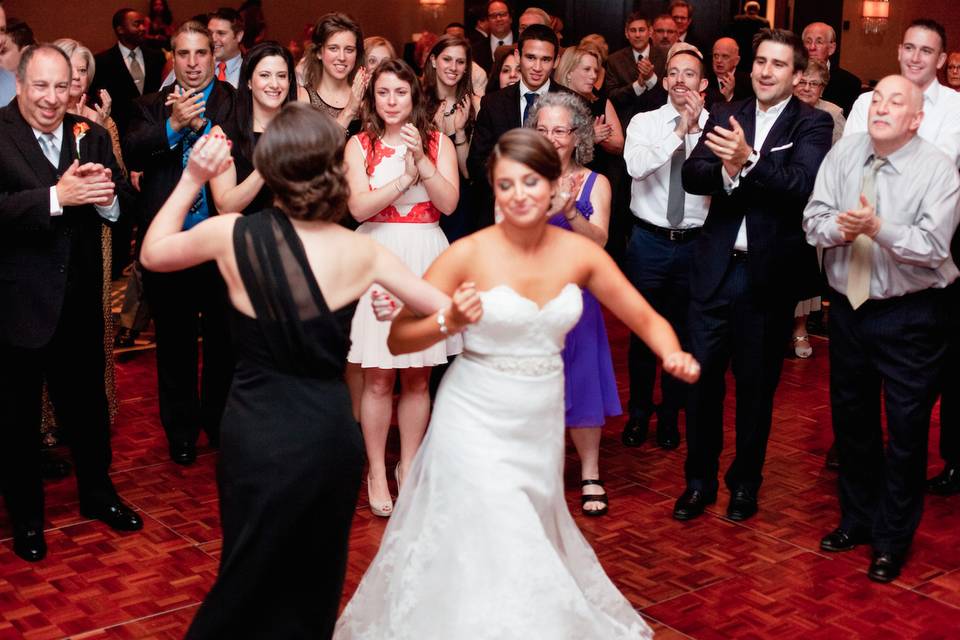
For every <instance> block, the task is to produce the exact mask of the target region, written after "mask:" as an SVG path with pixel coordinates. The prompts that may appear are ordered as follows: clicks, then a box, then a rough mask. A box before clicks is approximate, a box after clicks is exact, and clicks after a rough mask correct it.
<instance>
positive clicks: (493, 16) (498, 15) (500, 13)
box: [487, 11, 510, 20]
mask: <svg viewBox="0 0 960 640" xmlns="http://www.w3.org/2000/svg"><path fill="white" fill-rule="evenodd" d="M509 17H510V12H509V11H497V12H496V13H488V14H487V18H488V19H490V20H496V19H497V18H509Z"/></svg>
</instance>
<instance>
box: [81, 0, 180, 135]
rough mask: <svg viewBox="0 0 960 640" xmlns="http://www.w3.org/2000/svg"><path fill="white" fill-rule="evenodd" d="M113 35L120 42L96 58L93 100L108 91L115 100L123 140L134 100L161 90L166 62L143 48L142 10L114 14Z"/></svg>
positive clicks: (121, 11)
mask: <svg viewBox="0 0 960 640" xmlns="http://www.w3.org/2000/svg"><path fill="white" fill-rule="evenodd" d="M113 32H114V33H115V34H116V36H117V43H116V44H115V45H113V46H112V47H110V48H109V49H107V50H106V51H101V52H100V53H98V54H97V55H96V56H95V59H96V63H97V73H96V75H95V76H94V78H93V86H92V87H90V96H91V99H94V98H96V96H98V95H99V93H100V89H106V90H107V93H109V94H110V98H111V99H112V100H113V106H112V108H111V116H112V117H113V121H114V122H116V123H117V131H119V133H120V139H121V140H122V139H123V137H124V135H125V134H126V132H127V123H128V122H129V121H130V117H131V115H133V113H134V112H135V110H136V109H135V107H134V105H133V103H134V101H135V100H136V99H137V98H139V97H140V96H142V95H145V94H148V93H153V92H154V91H159V90H160V80H161V79H162V74H163V65H164V63H165V60H164V57H163V54H162V53H161V52H159V51H155V50H153V49H150V48H149V47H142V46H140V45H141V44H142V43H143V38H144V36H145V35H146V34H147V28H146V26H145V18H144V17H143V14H142V13H140V12H139V11H135V10H133V9H128V8H124V9H120V10H119V11H117V12H116V13H114V14H113Z"/></svg>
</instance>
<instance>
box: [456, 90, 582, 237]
mask: <svg viewBox="0 0 960 640" xmlns="http://www.w3.org/2000/svg"><path fill="white" fill-rule="evenodd" d="M547 91H548V92H557V91H564V92H567V93H572V91H570V89H568V88H566V87H565V86H563V85H562V84H559V83H557V82H554V81H553V80H551V81H550V86H549V87H548V88H547ZM520 126H523V123H522V122H520V83H519V82H517V83H515V84H512V85H510V86H509V87H507V88H505V89H500V90H499V91H494V92H492V93H488V94H486V95H485V96H483V98H482V99H481V100H480V111H479V113H477V123H476V125H475V126H474V128H473V140H471V142H470V153H469V155H468V156H467V170H468V171H469V172H470V178H471V180H472V181H473V183H474V184H475V185H477V187H478V189H477V195H478V200H479V211H478V226H481V227H482V226H486V225H487V224H490V223H492V222H493V210H492V198H491V192H490V185H489V183H488V181H487V158H488V157H489V156H490V152H492V151H493V146H494V145H495V144H497V140H499V139H500V136H502V135H503V134H504V133H506V132H507V131H510V130H511V129H516V128H517V127H520Z"/></svg>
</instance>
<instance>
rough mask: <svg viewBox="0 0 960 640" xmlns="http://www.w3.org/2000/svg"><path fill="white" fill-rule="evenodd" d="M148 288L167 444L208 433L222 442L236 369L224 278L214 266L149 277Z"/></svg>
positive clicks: (146, 276) (147, 273)
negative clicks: (221, 434) (227, 406)
mask: <svg viewBox="0 0 960 640" xmlns="http://www.w3.org/2000/svg"><path fill="white" fill-rule="evenodd" d="M143 284H144V292H145V293H146V296H147V301H148V303H149V304H150V309H151V311H152V313H153V322H154V327H155V328H156V338H157V352H156V353H157V384H158V387H159V404H160V422H161V423H162V424H163V429H164V431H165V432H166V434H167V439H168V440H169V441H171V442H175V441H188V442H196V440H197V437H198V436H199V434H200V430H201V429H202V430H203V431H204V432H205V433H206V434H207V436H208V437H209V438H210V439H211V440H213V441H215V442H216V441H219V436H220V420H221V418H222V417H223V407H224V405H225V404H226V401H227V393H228V392H229V390H230V381H231V380H232V378H233V364H234V360H233V350H232V347H231V344H230V332H229V326H228V318H227V313H228V305H229V301H228V298H227V292H226V285H225V284H224V282H223V278H222V277H221V276H220V272H219V271H218V270H217V267H216V265H215V264H214V263H212V262H210V263H206V264H202V265H199V266H197V267H193V268H191V269H187V270H186V271H179V272H177V273H153V272H150V271H144V272H143ZM201 337H202V338H203V343H202V351H201V346H200V344H199V342H198V340H199V338H201ZM201 353H202V355H203V360H202V373H200V375H199V380H198V370H199V368H200V364H201V363H200V355H201ZM198 382H199V384H198Z"/></svg>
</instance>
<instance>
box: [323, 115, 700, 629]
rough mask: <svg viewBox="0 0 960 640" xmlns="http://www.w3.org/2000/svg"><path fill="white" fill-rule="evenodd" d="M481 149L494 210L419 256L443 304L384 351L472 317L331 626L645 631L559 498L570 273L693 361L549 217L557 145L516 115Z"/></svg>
mask: <svg viewBox="0 0 960 640" xmlns="http://www.w3.org/2000/svg"><path fill="white" fill-rule="evenodd" d="M492 157H493V163H492V169H491V174H492V175H491V182H492V184H493V187H494V194H495V198H496V202H497V208H498V210H499V211H498V213H499V214H501V215H502V216H503V222H502V223H501V224H499V225H496V226H494V227H490V228H488V229H485V230H483V231H480V232H478V233H475V234H474V235H472V236H469V237H467V238H465V239H463V240H460V241H459V242H458V243H456V244H455V245H453V246H452V247H450V249H448V250H447V251H446V252H445V253H444V254H443V255H441V256H440V257H439V258H438V259H437V261H436V262H435V263H434V265H433V266H431V267H430V270H429V271H428V272H427V274H426V276H425V278H426V279H427V280H428V281H429V282H432V283H433V284H434V285H436V286H437V287H439V288H440V289H441V290H443V291H447V292H450V293H452V294H453V303H452V305H451V307H450V308H449V309H447V310H446V313H445V314H443V315H441V317H440V318H438V317H437V316H438V314H433V315H431V316H427V317H425V318H415V317H414V316H413V315H412V314H409V312H407V311H404V312H402V313H401V315H400V316H399V317H398V318H397V319H396V320H395V321H394V325H393V328H392V331H391V336H390V347H391V349H392V350H393V351H395V352H407V351H416V350H420V349H423V348H424V347H425V346H426V345H429V344H431V343H433V342H437V341H439V340H441V339H442V338H444V337H445V335H446V332H451V333H452V332H454V331H458V330H462V329H463V328H464V327H465V326H467V325H468V324H470V326H469V329H468V330H467V331H466V333H464V353H463V355H462V356H461V357H460V358H459V359H458V360H457V361H456V362H455V363H454V364H453V365H452V366H451V367H450V369H449V371H448V372H447V374H446V376H445V377H444V380H443V383H442V384H441V387H440V390H439V392H438V394H437V401H436V405H435V407H434V410H433V416H432V418H431V421H430V427H429V429H428V431H427V436H426V439H425V440H424V442H423V445H422V447H421V449H420V451H419V453H418V454H417V457H416V459H415V460H414V462H413V465H412V466H411V469H410V472H409V473H408V474H407V477H405V478H404V479H403V489H402V491H401V493H400V496H399V498H398V501H397V504H396V507H395V510H394V513H393V516H392V517H391V519H390V523H389V524H388V526H387V529H386V532H385V533H384V536H383V540H382V542H381V546H380V550H379V552H378V553H377V556H376V557H375V558H374V560H373V563H372V564H371V565H370V567H369V569H368V570H367V572H366V574H365V575H364V577H363V580H362V581H361V583H360V586H359V587H358V588H357V591H356V593H355V594H354V596H353V598H352V599H351V600H350V602H349V604H348V605H347V608H346V610H345V611H344V612H343V615H342V616H341V618H340V620H339V621H338V622H337V627H336V631H335V632H334V638H336V639H353V638H357V639H370V640H387V639H396V640H401V639H410V640H434V639H436V640H441V639H442V640H483V639H486V638H490V639H491V640H494V639H495V640H506V639H512V638H516V639H520V638H523V639H528V638H535V639H544V640H556V639H567V638H569V639H570V640H574V639H575V640H587V639H598V640H600V639H602V640H616V639H620V638H631V639H632V638H649V637H651V636H652V632H651V630H650V628H649V627H647V625H646V624H645V623H644V622H643V619H642V618H641V617H640V616H639V614H637V613H636V611H635V610H634V608H633V607H632V606H631V605H630V603H629V602H628V601H627V600H626V598H624V597H623V595H621V594H620V592H619V591H618V590H617V588H616V587H615V586H614V585H613V583H612V582H611V581H610V579H609V578H608V577H607V576H606V574H605V573H604V571H603V568H602V567H601V566H600V563H599V561H598V560H597V557H596V555H595V554H594V552H593V549H592V548H591V547H590V545H589V543H588V542H587V541H586V539H585V538H584V537H583V535H582V534H581V533H580V530H579V529H578V528H577V526H576V523H575V522H574V520H573V518H572V517H571V515H570V512H569V510H568V509H567V504H566V501H565V499H564V493H563V479H562V474H563V455H564V406H565V405H564V398H563V393H564V384H563V362H562V360H561V357H560V352H561V350H562V349H563V345H564V337H565V336H566V333H567V331H569V330H570V329H571V328H572V327H573V325H574V324H576V322H577V319H578V318H579V316H580V311H581V306H582V295H581V292H580V288H579V287H580V286H586V287H589V288H590V290H591V291H592V292H593V293H594V295H596V296H597V298H599V299H600V301H601V302H602V303H604V304H605V305H606V306H607V307H608V308H609V309H610V310H611V311H612V312H613V313H615V314H617V315H618V316H619V317H621V319H623V320H624V321H625V322H626V323H627V324H628V325H629V326H630V328H631V329H632V330H633V331H635V332H637V334H638V335H639V336H640V337H641V338H643V339H644V340H645V341H646V342H647V343H648V344H649V345H650V346H651V348H652V349H653V350H654V351H655V352H656V353H657V354H659V355H660V356H661V357H662V358H663V360H664V367H665V368H666V369H667V371H669V372H670V373H672V374H673V375H675V376H677V377H679V378H681V379H684V380H687V381H693V380H695V379H696V377H697V375H698V374H699V366H698V365H697V363H696V362H695V361H694V360H693V358H692V357H691V356H690V355H689V354H686V353H683V352H681V351H680V346H679V343H678V342H677V338H676V335H675V334H674V333H673V330H672V329H671V328H670V326H669V324H667V322H666V321H665V320H664V319H663V318H662V317H661V316H659V315H658V314H657V313H656V312H655V311H653V309H652V308H651V307H650V306H649V305H648V304H647V303H646V302H645V301H644V300H643V298H642V297H641V296H640V295H639V294H638V293H637V292H636V290H635V289H634V288H633V287H631V286H630V284H629V282H628V281H627V280H626V278H624V277H623V275H622V274H621V273H620V272H619V270H618V269H617V268H616V266H615V265H614V264H613V262H612V261H611V260H610V259H609V257H607V255H606V254H605V253H604V252H603V251H602V250H601V249H600V248H599V247H597V246H596V245H595V244H593V243H591V242H590V241H588V240H586V239H584V238H582V237H581V236H578V235H577V234H574V233H569V232H568V231H565V230H563V229H559V228H556V227H551V226H548V225H547V224H546V222H547V217H546V214H547V212H548V211H552V210H554V209H555V208H551V207H550V204H551V195H552V194H553V193H554V192H556V191H557V186H558V179H559V178H560V162H559V159H558V158H557V155H556V152H555V150H554V148H553V146H552V145H551V144H550V143H548V142H547V141H546V140H545V139H544V138H542V137H541V136H540V135H539V134H537V133H535V132H533V131H531V130H520V129H517V130H514V131H511V132H509V133H507V134H505V135H504V136H503V137H501V139H500V141H499V142H498V144H497V146H496V147H495V148H494V151H493V156H492ZM555 195H556V196H558V198H559V200H560V201H566V200H569V198H570V197H571V196H570V195H569V194H566V193H559V194H555ZM555 202H556V200H555ZM473 283H476V285H474V284H473ZM478 289H479V292H478ZM471 323H473V324H471Z"/></svg>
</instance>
